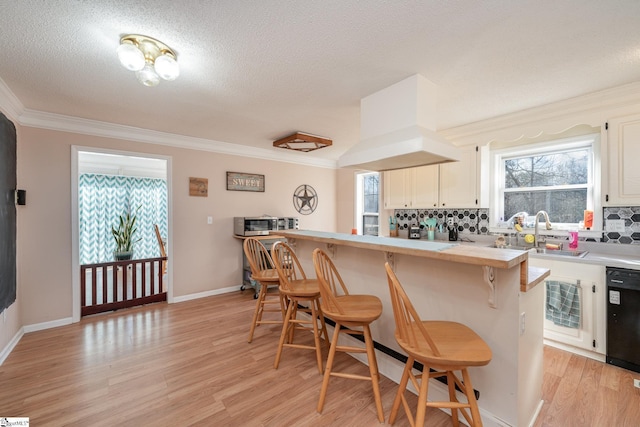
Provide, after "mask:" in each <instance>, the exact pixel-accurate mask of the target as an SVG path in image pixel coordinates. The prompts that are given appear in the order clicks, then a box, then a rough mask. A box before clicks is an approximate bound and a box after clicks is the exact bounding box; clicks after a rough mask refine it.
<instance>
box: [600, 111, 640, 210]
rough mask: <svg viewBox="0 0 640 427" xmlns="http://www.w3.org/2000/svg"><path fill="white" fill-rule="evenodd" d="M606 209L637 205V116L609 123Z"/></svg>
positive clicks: (639, 176)
mask: <svg viewBox="0 0 640 427" xmlns="http://www.w3.org/2000/svg"><path fill="white" fill-rule="evenodd" d="M607 145H608V153H607V154H608V156H609V159H608V162H607V169H608V171H607V177H608V191H607V192H606V195H605V200H604V203H605V204H606V205H614V206H615V205H618V206H634V205H640V168H639V167H638V159H639V158H640V114H639V115H634V116H627V117H619V118H616V119H612V120H609V129H608V132H607Z"/></svg>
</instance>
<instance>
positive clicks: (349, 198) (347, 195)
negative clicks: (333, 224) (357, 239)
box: [336, 169, 357, 233]
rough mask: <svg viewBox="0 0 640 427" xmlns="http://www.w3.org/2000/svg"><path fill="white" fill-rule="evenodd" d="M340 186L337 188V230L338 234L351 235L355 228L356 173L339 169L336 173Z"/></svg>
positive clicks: (351, 170)
mask: <svg viewBox="0 0 640 427" xmlns="http://www.w3.org/2000/svg"><path fill="white" fill-rule="evenodd" d="M336 173H337V177H338V185H337V188H336V199H337V217H338V218H337V228H336V231H337V232H338V233H351V229H352V228H355V227H356V226H355V222H354V219H355V218H354V216H355V208H356V205H355V199H356V173H357V171H355V170H353V169H338V170H337V171H336Z"/></svg>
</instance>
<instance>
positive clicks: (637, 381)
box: [633, 378, 640, 388]
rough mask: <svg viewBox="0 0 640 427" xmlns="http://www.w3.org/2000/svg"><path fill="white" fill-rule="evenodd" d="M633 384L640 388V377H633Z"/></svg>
mask: <svg viewBox="0 0 640 427" xmlns="http://www.w3.org/2000/svg"><path fill="white" fill-rule="evenodd" d="M633 386H634V387H635V388H640V380H639V379H637V378H634V379H633Z"/></svg>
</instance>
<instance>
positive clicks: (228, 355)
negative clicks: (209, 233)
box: [0, 292, 640, 427]
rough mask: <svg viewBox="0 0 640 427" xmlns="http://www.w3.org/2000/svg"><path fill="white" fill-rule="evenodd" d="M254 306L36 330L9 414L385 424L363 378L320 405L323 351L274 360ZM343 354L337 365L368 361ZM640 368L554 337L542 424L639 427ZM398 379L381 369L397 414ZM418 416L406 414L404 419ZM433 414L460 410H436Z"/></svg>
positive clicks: (272, 338) (16, 376)
mask: <svg viewBox="0 0 640 427" xmlns="http://www.w3.org/2000/svg"><path fill="white" fill-rule="evenodd" d="M253 309H254V300H253V298H252V296H251V293H250V292H244V293H240V292H234V293H231V294H226V295H220V296H215V297H209V298H203V299H199V300H195V301H189V302H184V303H179V304H171V305H167V304H164V303H159V304H154V305H149V306H146V307H140V308H133V309H128V310H121V311H118V312H115V313H110V314H103V315H97V316H93V317H88V318H85V319H83V320H82V321H81V322H80V323H78V324H74V325H69V326H64V327H59V328H55V329H50V330H46V331H40V332H34V333H29V334H26V335H25V336H24V337H23V338H22V339H21V340H20V342H19V343H18V345H17V346H16V348H15V349H14V350H13V352H12V353H11V354H10V355H9V357H8V358H7V359H6V361H5V362H4V364H3V365H2V366H0V416H2V417H4V416H27V417H30V421H31V425H33V426H63V425H65V426H66V425H68V426H113V425H119V426H147V425H153V426H176V425H180V426H182V425H203V426H375V425H380V423H379V422H378V421H377V417H376V413H375V405H374V402H373V396H372V392H371V389H370V384H369V383H367V382H364V381H362V382H360V381H353V380H347V379H341V378H335V379H332V382H331V384H330V386H329V392H328V395H327V401H326V404H325V409H324V411H323V414H318V413H316V411H315V407H316V404H317V399H318V396H319V391H320V386H321V382H322V377H321V375H320V374H319V373H318V370H317V366H316V363H315V358H314V357H313V354H312V353H311V352H308V351H305V350H296V349H287V350H286V351H285V352H284V353H283V358H282V361H281V364H280V368H279V369H278V370H275V369H273V367H272V366H273V360H274V357H275V352H276V347H277V342H278V336H279V333H280V330H279V328H278V326H277V325H262V326H260V327H259V328H257V330H256V334H255V338H254V340H253V342H252V343H251V344H248V343H247V342H246V335H247V331H248V328H249V323H250V321H251V316H252V313H253ZM308 339H309V340H310V341H311V337H310V336H309V337H308ZM325 357H326V355H325ZM336 357H337V359H336V363H337V369H340V370H344V369H351V370H353V372H358V373H361V374H366V372H367V371H368V370H367V368H366V366H364V365H362V364H360V363H359V362H357V361H355V360H354V359H352V358H351V357H349V356H347V355H344V354H339V355H337V356H336ZM632 377H636V378H637V377H640V374H636V375H633V373H631V372H629V371H625V370H623V369H619V368H615V367H612V366H608V365H604V364H601V363H597V362H593V361H591V360H588V359H585V358H582V357H578V356H573V355H571V354H569V353H565V352H562V351H559V350H554V349H552V348H545V373H544V390H543V393H544V399H545V402H546V403H545V405H544V408H543V410H542V413H541V414H540V417H539V419H538V422H537V423H536V426H537V427H539V426H545V427H546V426H639V425H640V390H638V389H634V388H633V385H632V381H631V378H632ZM396 387H397V385H396V384H395V383H393V382H392V381H390V380H388V379H386V378H382V379H381V383H380V388H381V394H382V402H383V407H384V411H385V416H386V417H387V418H388V416H389V410H390V408H391V404H392V403H393V398H394V395H395V391H396ZM412 399H413V396H412ZM410 403H411V404H412V405H413V406H415V403H416V400H415V399H413V401H410ZM408 424H409V423H408V421H407V419H406V417H405V415H404V414H403V413H401V414H400V415H399V417H398V420H397V421H396V424H395V425H397V426H407V425H408ZM426 425H428V426H436V427H439V426H449V425H450V418H449V417H448V416H447V415H446V414H444V413H443V412H441V411H439V410H436V409H430V410H429V411H428V416H427V422H426Z"/></svg>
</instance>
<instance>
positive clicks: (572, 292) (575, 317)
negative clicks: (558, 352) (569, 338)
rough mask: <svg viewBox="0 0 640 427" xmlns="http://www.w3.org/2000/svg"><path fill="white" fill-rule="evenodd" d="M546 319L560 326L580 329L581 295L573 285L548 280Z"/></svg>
mask: <svg viewBox="0 0 640 427" xmlns="http://www.w3.org/2000/svg"><path fill="white" fill-rule="evenodd" d="M546 287H547V303H546V310H545V317H546V318H547V319H548V320H551V321H552V322H553V323H554V324H556V325H558V326H565V327H567V328H574V329H578V328H580V293H579V292H578V290H579V289H578V286H577V285H574V284H573V283H567V282H560V281H557V280H547V282H546Z"/></svg>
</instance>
